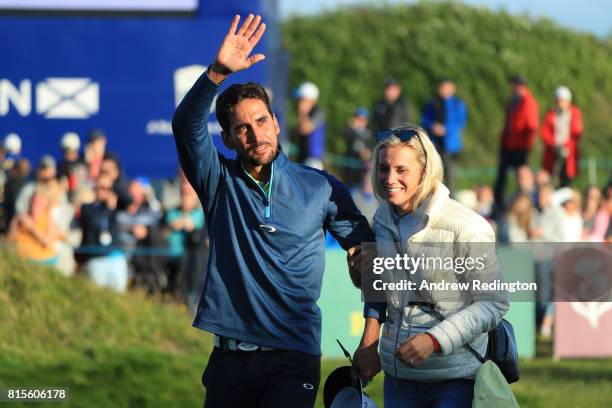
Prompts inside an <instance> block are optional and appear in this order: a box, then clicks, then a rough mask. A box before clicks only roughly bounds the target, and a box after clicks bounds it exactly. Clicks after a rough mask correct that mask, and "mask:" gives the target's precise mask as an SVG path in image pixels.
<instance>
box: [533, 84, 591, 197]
mask: <svg viewBox="0 0 612 408" xmlns="http://www.w3.org/2000/svg"><path fill="white" fill-rule="evenodd" d="M555 100H556V104H555V106H554V107H553V108H551V109H550V110H549V111H548V112H547V113H546V115H545V116H544V123H543V125H542V131H541V133H542V142H543V143H544V158H543V163H542V166H543V167H544V169H546V171H548V172H549V173H550V174H551V176H552V180H553V184H554V185H555V186H557V187H567V186H569V185H570V183H571V181H572V180H573V179H574V177H576V175H577V174H578V157H579V149H578V140H579V139H580V137H581V136H582V131H583V126H582V112H580V109H578V107H576V106H575V105H574V104H572V92H571V91H570V90H569V88H568V87H566V86H559V87H557V89H556V90H555Z"/></svg>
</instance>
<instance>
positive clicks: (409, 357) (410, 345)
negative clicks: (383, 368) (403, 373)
mask: <svg viewBox="0 0 612 408" xmlns="http://www.w3.org/2000/svg"><path fill="white" fill-rule="evenodd" d="M433 352H434V343H433V340H432V339H431V337H429V335H427V334H425V333H421V334H417V335H416V336H412V337H410V338H409V339H408V340H405V341H404V342H402V344H400V346H399V348H398V349H397V351H396V352H395V356H396V357H397V358H398V359H399V360H401V361H403V362H404V363H405V364H406V365H407V366H409V367H414V366H416V365H419V364H421V363H422V362H423V361H425V359H426V358H427V357H429V356H430V355H431V353H433Z"/></svg>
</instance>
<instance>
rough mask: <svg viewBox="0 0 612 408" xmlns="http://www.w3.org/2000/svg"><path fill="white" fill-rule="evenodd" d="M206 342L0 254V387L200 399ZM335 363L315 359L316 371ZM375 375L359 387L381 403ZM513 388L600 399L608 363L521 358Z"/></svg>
mask: <svg viewBox="0 0 612 408" xmlns="http://www.w3.org/2000/svg"><path fill="white" fill-rule="evenodd" d="M210 343H211V342H210V337H209V336H208V335H206V334H204V333H203V332H201V331H199V330H196V329H194V328H192V327H191V319H190V318H189V317H188V316H186V314H185V312H184V311H181V310H180V309H178V308H177V307H175V306H173V305H168V304H160V303H159V302H155V301H151V300H149V299H146V298H144V297H143V296H141V295H138V294H133V293H130V294H127V295H122V296H120V295H116V294H113V293H111V292H108V291H106V290H103V289H99V288H96V287H94V286H93V285H92V284H90V283H89V282H87V281H86V280H85V279H82V278H74V279H66V278H63V277H61V276H59V275H58V274H56V273H54V272H53V270H51V269H48V268H41V267H37V266H33V265H31V264H28V263H25V262H23V261H21V260H19V259H18V258H16V257H14V256H13V255H11V254H8V253H6V252H0V388H3V387H16V386H18V387H20V388H27V387H53V386H61V387H68V388H69V394H70V404H69V406H71V407H87V408H89V407H96V408H98V407H108V408H115V407H130V408H131V407H201V406H202V401H203V398H204V390H203V388H202V385H201V383H200V376H201V374H202V371H203V369H204V367H205V365H206V359H207V356H208V354H209V352H210V347H211V344H210ZM344 364H346V361H345V360H324V361H323V365H322V373H321V378H322V379H325V378H327V376H328V375H329V373H330V372H331V371H332V370H333V369H334V368H336V367H338V366H340V365H344ZM382 380H383V376H382V375H379V376H377V377H376V379H375V380H374V382H373V383H372V384H371V385H369V386H368V389H367V390H368V392H369V393H370V394H371V395H372V397H373V398H374V399H375V400H376V402H377V404H378V406H379V407H381V408H382ZM513 389H514V391H515V393H516V395H517V399H518V401H519V402H520V403H521V406H522V407H542V408H544V407H550V406H555V407H609V406H612V364H610V361H609V360H608V361H563V362H558V363H554V362H552V361H551V360H550V359H549V358H540V359H537V360H534V361H529V362H523V363H522V379H521V381H520V382H519V383H518V384H516V385H514V386H513ZM319 391H320V392H319V399H318V402H317V405H316V406H317V407H322V406H323V404H322V399H321V398H322V397H321V393H322V385H321V387H320V389H319ZM1 406H2V407H5V406H6V407H13V406H23V407H26V406H32V404H31V403H29V404H25V403H24V404H21V405H18V404H4V403H3V404H1ZM36 406H37V407H39V406H40V407H45V406H48V407H58V406H68V405H66V404H64V405H58V404H54V403H48V404H39V403H37V404H36Z"/></svg>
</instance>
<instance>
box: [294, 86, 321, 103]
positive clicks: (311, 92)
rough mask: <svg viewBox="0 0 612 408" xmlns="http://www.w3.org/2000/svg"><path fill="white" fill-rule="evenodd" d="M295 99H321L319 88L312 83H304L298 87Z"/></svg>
mask: <svg viewBox="0 0 612 408" xmlns="http://www.w3.org/2000/svg"><path fill="white" fill-rule="evenodd" d="M295 97H296V98H298V99H312V100H315V101H316V100H317V99H319V87H318V86H316V85H315V84H313V83H312V82H304V83H303V84H302V85H300V86H299V87H298V89H297V90H296V92H295Z"/></svg>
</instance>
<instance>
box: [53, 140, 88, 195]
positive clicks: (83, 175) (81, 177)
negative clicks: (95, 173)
mask: <svg viewBox="0 0 612 408" xmlns="http://www.w3.org/2000/svg"><path fill="white" fill-rule="evenodd" d="M60 146H61V148H62V154H63V158H62V160H61V161H60V164H59V167H58V175H59V176H60V177H66V178H67V179H68V191H69V192H70V193H71V194H72V193H74V192H75V191H76V190H77V188H78V187H79V186H80V185H82V184H83V182H84V181H85V180H87V165H86V164H85V161H84V160H83V159H82V158H81V157H80V156H79V149H80V148H81V139H80V138H79V135H78V134H76V133H74V132H66V133H64V135H63V136H62V139H61V141H60Z"/></svg>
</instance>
